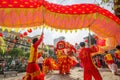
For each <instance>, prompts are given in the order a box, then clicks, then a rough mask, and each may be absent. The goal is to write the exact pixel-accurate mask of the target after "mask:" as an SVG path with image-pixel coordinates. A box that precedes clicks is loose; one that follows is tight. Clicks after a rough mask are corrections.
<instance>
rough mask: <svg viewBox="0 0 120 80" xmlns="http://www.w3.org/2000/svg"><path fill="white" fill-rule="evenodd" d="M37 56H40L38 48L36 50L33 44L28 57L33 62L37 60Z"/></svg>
mask: <svg viewBox="0 0 120 80" xmlns="http://www.w3.org/2000/svg"><path fill="white" fill-rule="evenodd" d="M37 58H38V50H37V51H35V48H34V47H33V46H31V49H30V57H29V59H28V62H29V63H31V62H37Z"/></svg>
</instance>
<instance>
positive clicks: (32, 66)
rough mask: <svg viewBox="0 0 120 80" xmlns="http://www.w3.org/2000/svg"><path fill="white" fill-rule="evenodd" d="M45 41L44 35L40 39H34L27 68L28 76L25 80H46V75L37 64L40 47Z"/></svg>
mask: <svg viewBox="0 0 120 80" xmlns="http://www.w3.org/2000/svg"><path fill="white" fill-rule="evenodd" d="M42 40H43V33H42V35H41V36H40V38H39V39H38V38H34V39H33V45H31V50H30V57H29V60H28V65H27V68H26V75H25V76H24V77H23V80H44V73H43V72H41V71H40V68H39V65H38V64H37V59H38V46H39V44H40V43H41V42H42Z"/></svg>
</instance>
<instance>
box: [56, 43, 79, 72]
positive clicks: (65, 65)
mask: <svg viewBox="0 0 120 80" xmlns="http://www.w3.org/2000/svg"><path fill="white" fill-rule="evenodd" d="M55 52H56V56H57V61H58V66H59V73H60V74H69V73H70V68H71V67H73V66H74V65H76V64H77V62H76V61H75V60H74V59H72V58H71V55H72V54H73V53H76V49H75V48H74V47H73V46H72V45H71V44H69V43H67V42H65V41H59V42H58V43H57V47H56V49H55Z"/></svg>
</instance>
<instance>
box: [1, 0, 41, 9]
mask: <svg viewBox="0 0 120 80" xmlns="http://www.w3.org/2000/svg"><path fill="white" fill-rule="evenodd" d="M42 1H43V0H0V7H2V8H37V7H40V6H41V5H42Z"/></svg>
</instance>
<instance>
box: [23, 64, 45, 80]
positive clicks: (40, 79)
mask: <svg viewBox="0 0 120 80" xmlns="http://www.w3.org/2000/svg"><path fill="white" fill-rule="evenodd" d="M37 71H40V68H39V66H38V64H37V63H28V65H27V68H26V72H27V73H33V72H37ZM44 76H45V75H44V73H43V72H41V74H40V75H39V76H35V77H34V78H33V79H32V80H44ZM23 80H24V78H23ZM27 80H31V76H29V77H28V78H27Z"/></svg>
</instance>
